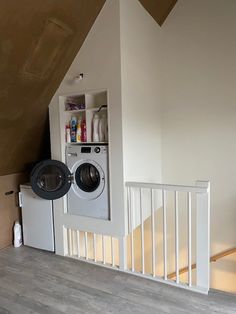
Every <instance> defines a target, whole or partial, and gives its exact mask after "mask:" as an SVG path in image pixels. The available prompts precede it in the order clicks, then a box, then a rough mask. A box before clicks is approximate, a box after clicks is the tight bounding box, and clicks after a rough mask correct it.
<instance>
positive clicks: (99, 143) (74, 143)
mask: <svg viewBox="0 0 236 314" xmlns="http://www.w3.org/2000/svg"><path fill="white" fill-rule="evenodd" d="M66 145H108V142H71V143H66Z"/></svg>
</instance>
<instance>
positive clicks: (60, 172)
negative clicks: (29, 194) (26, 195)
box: [30, 159, 72, 200]
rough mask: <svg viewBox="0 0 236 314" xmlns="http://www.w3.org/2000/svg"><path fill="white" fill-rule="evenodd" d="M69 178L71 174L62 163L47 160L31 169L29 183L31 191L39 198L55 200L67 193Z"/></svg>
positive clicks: (69, 183) (69, 185)
mask: <svg viewBox="0 0 236 314" xmlns="http://www.w3.org/2000/svg"><path fill="white" fill-rule="evenodd" d="M71 178H72V175H71V172H70V170H69V169H68V168H67V166H66V165H65V164H64V163H63V162H61V161H58V160H51V159H48V160H44V161H42V162H40V163H38V164H37V165H36V166H35V167H34V168H33V170H32V171H31V175H30V183H31V187H32V190H33V191H34V192H35V194H37V195H38V196H39V197H41V198H44V199H46V200H55V199H58V198H60V197H62V196H64V195H65V194H66V193H67V192H68V191H69V189H70V187H71Z"/></svg>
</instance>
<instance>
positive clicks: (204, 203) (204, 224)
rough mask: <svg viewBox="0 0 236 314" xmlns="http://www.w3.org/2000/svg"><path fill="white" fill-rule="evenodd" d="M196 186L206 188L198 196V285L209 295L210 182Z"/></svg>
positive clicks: (203, 182) (202, 182)
mask: <svg viewBox="0 0 236 314" xmlns="http://www.w3.org/2000/svg"><path fill="white" fill-rule="evenodd" d="M196 186H197V187H202V188H205V191H204V190H203V192H202V193H197V194H196V204H197V224H196V225H197V227H196V232H197V235H196V240H197V241H196V242H197V243H196V245H197V247H196V265H197V267H196V271H197V274H196V278H197V282H196V284H197V286H198V287H199V288H202V289H203V291H204V292H206V293H208V290H209V286H210V182H209V181H197V182H196Z"/></svg>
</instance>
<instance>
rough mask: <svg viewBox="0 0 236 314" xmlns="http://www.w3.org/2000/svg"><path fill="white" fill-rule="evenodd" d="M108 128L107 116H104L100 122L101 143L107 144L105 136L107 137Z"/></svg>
mask: <svg viewBox="0 0 236 314" xmlns="http://www.w3.org/2000/svg"><path fill="white" fill-rule="evenodd" d="M106 128H107V119H106V115H105V114H103V115H102V117H101V119H100V120H99V127H98V129H99V141H100V142H105V141H106V140H105V137H106V136H105V135H106Z"/></svg>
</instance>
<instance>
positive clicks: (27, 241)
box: [21, 187, 54, 251]
mask: <svg viewBox="0 0 236 314" xmlns="http://www.w3.org/2000/svg"><path fill="white" fill-rule="evenodd" d="M21 193H22V194H21V198H22V220H23V240H24V245H28V246H31V247H34V248H38V249H43V250H48V251H54V229H53V207H52V206H53V203H52V201H48V200H44V199H41V198H39V197H38V196H36V195H35V194H34V192H33V191H32V190H31V188H30V187H29V188H22V187H21Z"/></svg>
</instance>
